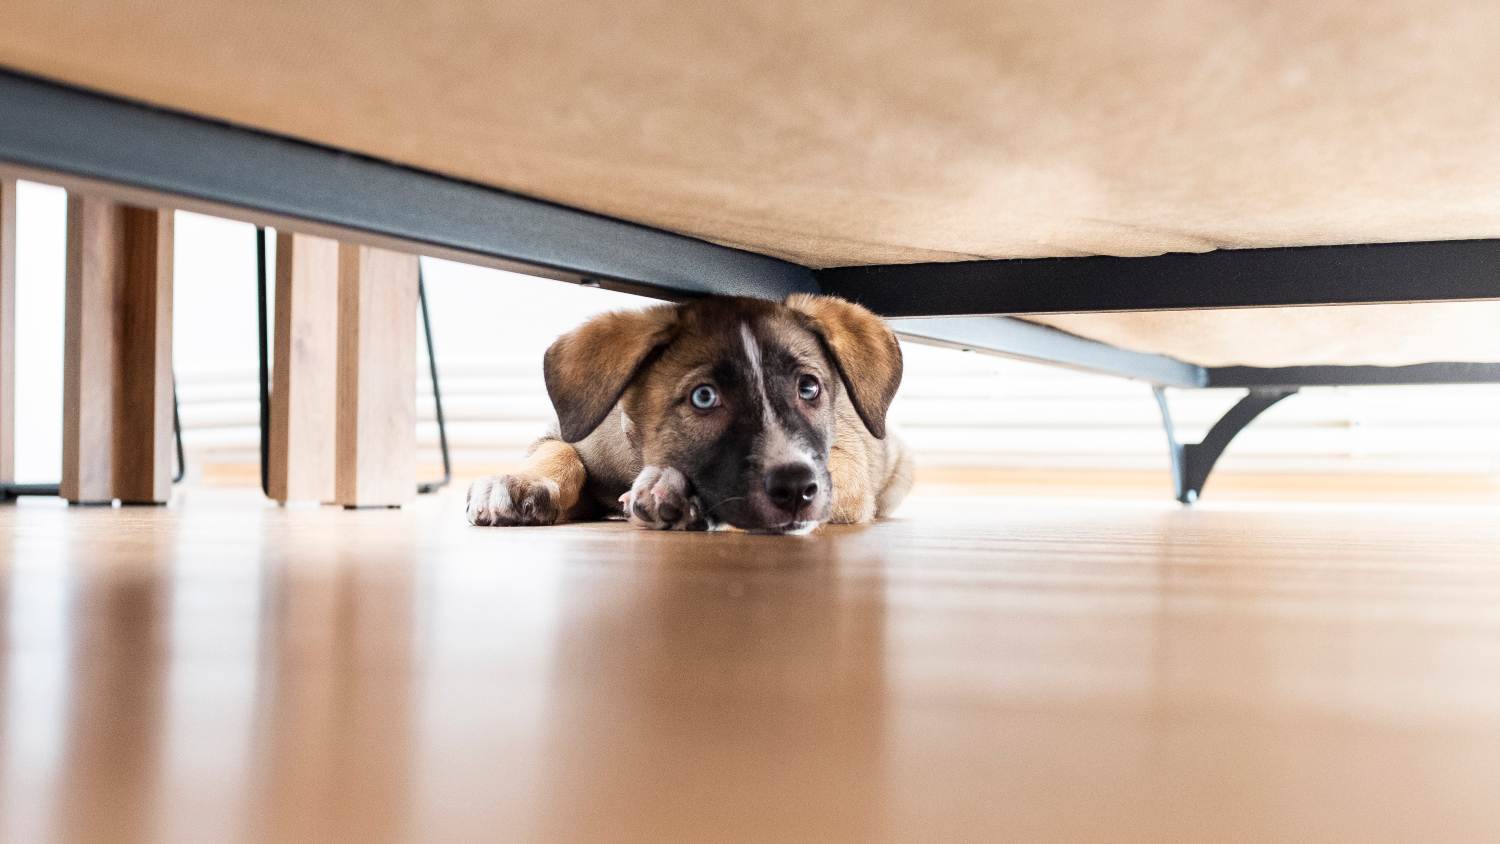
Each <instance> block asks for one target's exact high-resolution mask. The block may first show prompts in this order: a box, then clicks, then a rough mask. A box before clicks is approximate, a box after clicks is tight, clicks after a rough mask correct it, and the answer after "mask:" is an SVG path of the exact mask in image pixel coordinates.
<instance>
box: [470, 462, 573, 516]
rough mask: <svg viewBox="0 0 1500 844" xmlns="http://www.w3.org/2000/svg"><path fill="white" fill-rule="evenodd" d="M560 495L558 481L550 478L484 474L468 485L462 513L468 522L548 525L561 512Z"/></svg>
mask: <svg viewBox="0 0 1500 844" xmlns="http://www.w3.org/2000/svg"><path fill="white" fill-rule="evenodd" d="M560 497H561V496H560V490H559V488H558V485H557V482H556V481H554V480H551V479H550V478H524V477H521V476H519V475H485V476H484V477H482V478H480V479H479V480H477V481H475V482H474V485H473V486H471V487H469V502H468V507H467V510H466V513H465V515H467V516H468V517H469V524H471V525H480V526H489V525H495V526H498V527H512V526H515V525H550V524H553V523H554V522H556V521H557V518H558V516H560V515H562V514H561V513H560V512H558V506H557V502H558V499H559V498H560Z"/></svg>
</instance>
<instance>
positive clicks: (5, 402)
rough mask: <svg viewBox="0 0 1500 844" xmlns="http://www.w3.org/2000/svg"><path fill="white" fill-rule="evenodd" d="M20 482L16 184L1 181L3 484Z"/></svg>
mask: <svg viewBox="0 0 1500 844" xmlns="http://www.w3.org/2000/svg"><path fill="white" fill-rule="evenodd" d="M15 479H16V182H15V180H14V179H0V483H11V482H13V481H15Z"/></svg>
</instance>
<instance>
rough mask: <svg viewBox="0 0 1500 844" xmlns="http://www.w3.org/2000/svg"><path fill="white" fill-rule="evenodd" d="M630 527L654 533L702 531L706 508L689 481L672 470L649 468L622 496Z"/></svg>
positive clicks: (644, 470)
mask: <svg viewBox="0 0 1500 844" xmlns="http://www.w3.org/2000/svg"><path fill="white" fill-rule="evenodd" d="M620 503H621V504H622V505H624V509H625V515H626V516H628V517H630V523H631V524H633V525H638V526H640V527H643V528H649V529H651V530H701V529H703V527H704V523H703V507H702V505H701V503H700V502H699V501H698V497H697V496H695V495H693V491H692V489H691V487H690V486H689V484H688V479H687V478H686V477H685V476H684V475H683V474H682V473H681V472H679V471H677V470H676V469H672V468H667V469H658V468H657V467H655V466H647V467H646V468H644V469H642V470H641V473H640V474H639V475H637V476H636V478H635V483H634V484H632V485H631V487H630V491H629V492H627V493H625V494H624V495H622V496H620Z"/></svg>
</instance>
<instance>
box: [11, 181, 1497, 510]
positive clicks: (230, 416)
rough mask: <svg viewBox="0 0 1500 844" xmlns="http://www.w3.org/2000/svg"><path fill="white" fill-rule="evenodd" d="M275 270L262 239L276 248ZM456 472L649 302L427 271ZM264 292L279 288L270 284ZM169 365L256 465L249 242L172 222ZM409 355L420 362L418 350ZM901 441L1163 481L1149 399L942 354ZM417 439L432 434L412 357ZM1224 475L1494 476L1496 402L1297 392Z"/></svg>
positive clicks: (40, 402)
mask: <svg viewBox="0 0 1500 844" xmlns="http://www.w3.org/2000/svg"><path fill="white" fill-rule="evenodd" d="M19 201H20V208H19V220H18V225H19V235H20V243H19V249H18V256H17V258H18V291H17V292H18V296H17V299H18V305H17V307H18V311H19V323H18V344H19V346H20V349H19V352H18V372H17V405H18V408H19V418H18V426H17V452H18V453H17V467H18V477H19V479H21V480H31V481H45V480H51V479H55V478H56V477H57V472H58V465H59V438H60V437H59V431H60V423H59V416H60V408H61V388H60V381H61V365H62V364H61V362H62V301H63V300H62V289H63V235H64V232H63V226H64V214H65V204H64V197H63V194H62V192H61V191H59V190H57V189H54V188H44V187H41V186H36V185H30V184H23V185H22V187H21V190H20V192H19ZM269 252H270V255H271V257H272V259H273V260H274V254H275V249H274V240H273V241H272V246H271V248H270V250H269ZM423 270H424V275H425V278H426V283H427V292H428V299H429V304H430V305H431V308H432V322H433V330H434V332H435V336H436V345H437V352H438V362H439V366H440V369H441V372H440V375H441V378H442V387H443V392H444V406H445V409H446V410H447V411H448V418H449V435H450V440H451V442H452V443H453V446H454V456H455V459H456V460H458V461H460V462H470V463H473V462H508V461H513V460H516V459H518V458H519V456H520V454H521V452H522V450H523V449H524V448H525V446H526V445H527V444H528V443H529V442H530V441H531V440H532V439H533V438H535V437H536V436H537V435H538V434H539V433H540V432H541V430H542V429H543V428H544V427H545V426H546V424H547V422H548V421H549V419H550V416H551V407H550V405H549V403H548V402H547V398H546V394H545V392H544V391H543V388H542V382H541V356H542V352H543V351H544V350H545V349H546V347H547V345H548V344H550V343H551V341H552V340H553V339H554V338H556V337H557V335H558V334H561V333H563V332H564V331H567V330H569V329H570V328H572V327H574V326H576V325H577V324H578V323H580V322H581V321H583V320H584V319H586V318H587V317H588V316H589V315H590V314H593V313H597V312H600V311H604V310H610V309H614V308H621V307H633V306H638V305H644V304H648V303H649V300H644V299H640V298H637V297H633V296H628V295H625V294H620V293H612V292H609V291H602V290H595V289H589V288H582V287H577V286H574V285H569V284H563V283H560V282H553V281H546V280H541V279H533V278H528V277H524V276H517V275H514V274H510V273H504V272H499V271H496V270H488V269H482V268H479V267H472V266H466V265H462V264H454V263H450V262H447V261H439V260H435V259H423ZM271 278H273V279H274V267H273V268H272V273H271ZM175 290H176V301H175V310H176V313H175V328H174V344H175V349H174V357H175V368H176V372H177V379H178V392H179V396H180V398H181V401H182V418H183V426H184V429H185V436H184V439H185V442H186V445H187V448H188V462H189V466H190V469H191V468H192V467H193V466H195V465H202V463H203V461H211V460H220V461H236V462H238V461H247V462H248V461H254V460H256V459H257V455H258V445H257V443H258V439H257V437H258V433H257V427H256V426H257V420H258V411H257V404H256V396H257V391H258V387H257V383H256V366H257V364H256V359H257V349H258V341H257V333H256V315H255V251H254V229H253V228H252V227H251V226H249V225H246V224H243V223H234V222H229V221H225V220H218V219H214V218H211V217H204V216H200V215H196V214H187V213H179V214H178V216H177V263H176V279H175ZM421 348H422V347H421V345H420V343H419V350H420V349H421ZM906 354H907V377H906V380H905V383H904V385H903V387H902V392H901V395H900V396H899V397H898V399H897V401H896V404H895V406H894V407H893V408H892V416H893V419H894V421H895V423H896V424H897V425H898V426H899V427H900V428H901V430H902V431H903V435H904V436H905V437H906V438H907V439H908V441H910V442H911V443H912V444H913V445H915V446H916V447H917V449H918V451H919V453H920V454H921V457H922V460H923V461H924V463H926V464H928V465H982V466H997V467H1033V468H1048V467H1071V468H1106V469H1108V468H1119V469H1158V468H1164V467H1165V465H1166V455H1165V449H1164V445H1163V436H1162V432H1161V427H1160V420H1159V418H1158V416H1157V411H1156V406H1155V403H1154V401H1153V400H1152V397H1151V391H1150V389H1149V388H1148V387H1147V386H1146V385H1144V384H1140V383H1136V382H1131V381H1125V380H1121V379H1116V378H1107V377H1101V376H1090V375H1083V374H1080V373H1076V372H1071V371H1068V370H1062V369H1057V368H1053V367H1045V366H1039V365H1036V364H1027V363H1020V362H1016V361H1010V360H1004V359H1000V358H994V357H988V356H983V355H977V354H966V353H962V352H955V351H952V350H948V349H936V348H930V347H923V346H910V345H909V346H908V347H907V349H906ZM420 355H421V361H420V364H419V371H420V372H421V373H423V377H422V379H421V382H420V387H419V389H421V390H422V398H421V400H420V402H419V409H420V410H421V412H422V415H423V418H424V419H425V420H427V421H424V422H423V423H422V424H421V426H420V429H419V432H418V433H419V440H420V442H421V443H422V444H423V446H424V454H423V460H426V461H435V460H436V459H437V452H436V443H437V435H436V425H435V424H433V423H432V422H431V421H430V420H431V419H432V413H431V404H430V388H429V386H428V384H427V380H426V377H425V373H426V359H425V352H421V353H420ZM1237 397H1238V394H1237V393H1236V392H1234V391H1217V390H1215V391H1187V392H1181V391H1179V392H1176V393H1175V394H1174V396H1173V401H1174V402H1175V405H1174V406H1175V415H1176V417H1177V420H1178V424H1179V426H1180V427H1181V429H1182V433H1183V434H1184V437H1185V438H1187V439H1189V440H1191V439H1196V438H1197V437H1199V436H1201V434H1202V432H1203V430H1205V429H1206V427H1207V425H1209V424H1210V423H1211V422H1212V421H1213V419H1215V418H1217V416H1218V415H1219V414H1220V413H1222V412H1223V410H1224V409H1226V408H1227V407H1228V406H1229V405H1230V404H1232V403H1233V402H1234V401H1235V400H1236V398H1237ZM1222 465H1223V467H1224V468H1225V469H1228V470H1235V469H1241V470H1265V471H1337V472H1348V471H1353V472H1359V471H1396V472H1406V471H1410V472H1455V473H1494V472H1497V471H1500V385H1479V386H1463V387H1400V388H1341V389H1309V390H1306V391H1304V393H1303V394H1302V395H1300V396H1297V397H1294V398H1292V399H1289V400H1287V401H1285V402H1283V403H1282V404H1280V405H1278V406H1277V407H1275V408H1273V409H1272V410H1271V411H1269V412H1268V413H1267V414H1266V415H1265V416H1263V417H1262V418H1261V420H1260V421H1258V422H1257V423H1256V425H1254V426H1252V427H1251V428H1250V429H1249V430H1248V431H1247V432H1245V434H1243V435H1242V436H1241V438H1240V439H1239V440H1237V441H1236V442H1235V444H1234V446H1232V447H1231V450H1230V452H1229V454H1228V455H1227V456H1226V458H1225V460H1224V462H1223V464H1222Z"/></svg>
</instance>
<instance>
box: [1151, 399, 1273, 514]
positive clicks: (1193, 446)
mask: <svg viewBox="0 0 1500 844" xmlns="http://www.w3.org/2000/svg"><path fill="white" fill-rule="evenodd" d="M1151 391H1152V392H1153V393H1155V394H1156V406H1157V407H1159V408H1161V421H1162V426H1163V427H1164V428H1166V431H1167V452H1168V454H1169V455H1170V456H1171V458H1172V486H1173V494H1174V495H1175V496H1176V497H1177V500H1178V501H1181V502H1182V503H1183V504H1192V503H1194V502H1196V501H1197V500H1198V496H1199V495H1200V494H1202V492H1203V485H1204V484H1205V483H1207V482H1208V474H1209V473H1210V472H1212V471H1213V470H1214V464H1215V463H1217V462H1219V455H1221V454H1223V453H1224V449H1225V448H1226V447H1227V446H1228V445H1229V443H1230V441H1231V440H1233V439H1234V438H1235V435H1236V434H1238V433H1239V432H1240V431H1243V430H1244V429H1245V427H1246V426H1247V425H1249V424H1250V423H1251V422H1253V421H1255V417H1257V416H1259V415H1261V414H1262V413H1264V412H1265V411H1266V409H1267V408H1269V407H1270V406H1271V405H1273V404H1275V403H1277V402H1279V401H1281V400H1282V399H1284V398H1286V397H1287V396H1290V395H1292V394H1294V393H1296V392H1297V388H1296V387H1277V388H1271V389H1252V390H1250V392H1249V393H1248V394H1246V396H1245V397H1244V398H1242V399H1240V400H1239V402H1238V403H1237V404H1235V406H1234V407H1231V408H1230V409H1229V412H1228V413H1226V414H1224V416H1223V418H1221V419H1220V420H1219V421H1218V422H1215V423H1214V426H1213V427H1212V428H1210V429H1209V430H1208V435H1207V436H1205V437H1204V438H1203V442H1200V443H1179V442H1178V441H1177V430H1176V428H1174V427H1173V425H1172V413H1171V411H1170V410H1169V409H1168V407H1167V391H1166V389H1165V388H1163V387H1152V388H1151Z"/></svg>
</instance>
